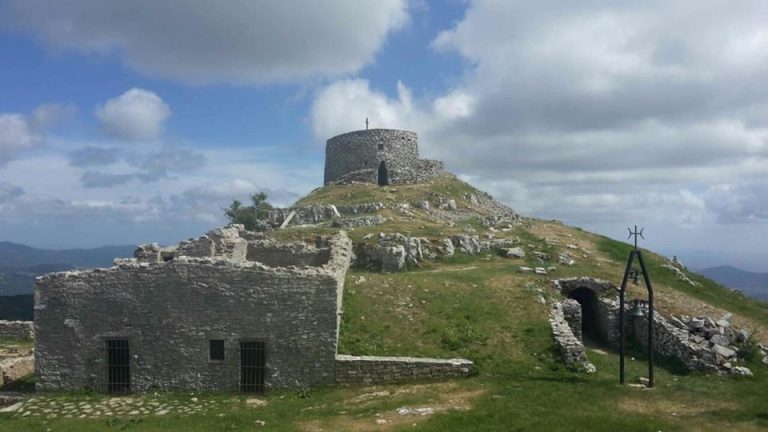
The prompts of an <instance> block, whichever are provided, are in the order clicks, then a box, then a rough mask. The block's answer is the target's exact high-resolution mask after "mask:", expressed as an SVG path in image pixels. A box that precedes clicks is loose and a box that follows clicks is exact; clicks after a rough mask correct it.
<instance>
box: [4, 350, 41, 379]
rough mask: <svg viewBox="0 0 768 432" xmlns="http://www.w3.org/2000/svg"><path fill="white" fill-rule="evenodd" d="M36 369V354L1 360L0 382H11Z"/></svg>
mask: <svg viewBox="0 0 768 432" xmlns="http://www.w3.org/2000/svg"><path fill="white" fill-rule="evenodd" d="M34 371H35V356H33V355H29V356H25V357H14V358H9V359H6V360H3V361H1V362H0V384H2V385H6V384H10V383H12V382H14V381H16V380H18V379H19V378H23V377H25V376H27V375H29V374H31V373H33V372H34Z"/></svg>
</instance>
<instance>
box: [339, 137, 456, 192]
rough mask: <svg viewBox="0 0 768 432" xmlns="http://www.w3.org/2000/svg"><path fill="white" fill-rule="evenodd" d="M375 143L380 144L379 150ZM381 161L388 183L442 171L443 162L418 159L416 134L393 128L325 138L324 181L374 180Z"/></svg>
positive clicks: (416, 180)
mask: <svg viewBox="0 0 768 432" xmlns="http://www.w3.org/2000/svg"><path fill="white" fill-rule="evenodd" d="M379 146H382V147H383V148H382V149H381V150H380V149H379V148H380V147H379ZM382 161H383V162H385V164H386V167H387V171H388V174H389V184H393V185H396V184H408V183H421V182H425V181H428V180H429V179H431V178H432V177H434V176H435V175H437V174H439V173H440V172H442V171H443V169H444V167H443V163H442V162H439V161H434V160H427V159H419V148H418V136H417V135H416V133H415V132H411V131H405V130H397V129H370V130H360V131H354V132H348V133H345V134H342V135H338V136H335V137H333V138H331V139H329V140H328V141H327V142H326V148H325V179H324V184H325V185H328V184H347V183H353V182H360V183H373V184H377V183H378V169H379V164H380V163H381V162H382Z"/></svg>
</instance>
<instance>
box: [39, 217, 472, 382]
mask: <svg viewBox="0 0 768 432" xmlns="http://www.w3.org/2000/svg"><path fill="white" fill-rule="evenodd" d="M246 238H248V239H249V240H246ZM185 254H189V255H192V254H194V255H195V256H189V255H185ZM135 256H136V258H132V259H119V260H116V266H114V267H112V268H109V269H96V270H91V271H78V272H63V273H54V274H49V275H46V276H44V277H42V278H40V279H38V283H37V287H36V291H35V314H36V315H35V330H36V332H37V340H36V356H35V359H36V360H35V361H36V373H37V379H36V382H37V386H38V389H40V390H72V389H80V388H91V389H96V390H105V389H106V388H107V377H108V374H107V370H106V369H107V364H106V363H107V358H106V355H105V350H106V348H105V347H106V341H107V340H109V339H127V340H128V342H129V346H130V354H131V360H130V361H131V369H130V378H131V389H132V390H135V391H149V390H153V389H185V390H226V391H233V390H237V389H238V388H239V384H240V363H239V362H240V352H239V350H240V342H241V341H250V340H257V341H263V342H265V346H266V370H267V372H266V377H265V380H266V381H265V387H266V388H297V387H309V386H318V385H329V384H334V383H342V384H349V383H353V382H356V381H355V379H356V378H355V377H356V376H365V377H367V378H366V379H364V380H363V379H361V380H359V382H361V383H362V382H386V381H399V380H405V379H417V378H434V377H452V376H459V375H467V374H469V373H471V372H472V368H471V362H468V361H466V360H452V361H449V362H441V361H434V360H431V359H410V360H409V361H407V362H403V360H402V359H400V358H390V359H388V358H356V359H355V360H354V361H351V360H350V359H349V358H347V357H346V356H338V357H337V353H336V347H337V340H338V330H339V316H340V313H341V298H342V290H343V283H344V277H345V274H346V271H347V269H348V267H349V263H350V258H351V242H350V240H349V239H348V238H347V237H346V235H344V234H343V233H342V234H339V235H337V236H334V237H332V238H330V239H325V240H321V241H319V242H318V244H317V245H315V246H309V245H305V244H302V243H294V244H276V243H274V242H270V241H267V240H264V239H259V238H258V236H255V235H253V233H248V232H245V231H243V230H242V226H238V225H233V226H230V227H227V228H224V229H218V230H214V231H212V232H210V233H208V234H207V235H204V236H202V237H200V238H198V239H196V240H190V241H187V242H182V243H181V244H180V245H179V246H177V247H171V248H160V247H159V246H157V245H144V246H141V247H139V249H137V251H136V253H135ZM291 258H293V259H291ZM209 340H224V343H225V355H224V360H223V361H210V360H209V354H210V353H209ZM467 364H469V365H470V366H467ZM350 371H351V372H350ZM354 371H358V372H359V373H354ZM340 374H341V375H340Z"/></svg>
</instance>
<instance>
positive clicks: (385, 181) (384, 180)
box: [379, 161, 389, 186]
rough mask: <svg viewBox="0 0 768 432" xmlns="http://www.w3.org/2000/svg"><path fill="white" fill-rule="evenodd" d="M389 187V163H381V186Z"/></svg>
mask: <svg viewBox="0 0 768 432" xmlns="http://www.w3.org/2000/svg"><path fill="white" fill-rule="evenodd" d="M387 185H389V171H387V163H386V162H384V161H381V163H380V164H379V186H387Z"/></svg>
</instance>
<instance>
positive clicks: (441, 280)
mask: <svg viewBox="0 0 768 432" xmlns="http://www.w3.org/2000/svg"><path fill="white" fill-rule="evenodd" d="M467 193H477V191H475V190H474V189H473V188H472V187H471V186H469V185H467V184H466V183H463V182H460V181H458V180H457V179H455V178H453V177H451V176H445V177H442V178H440V179H438V180H436V181H435V182H434V183H432V184H428V185H413V186H396V187H385V188H378V187H371V186H362V185H353V186H331V187H326V188H321V189H318V190H315V191H313V192H312V193H311V194H310V195H309V196H307V197H306V198H304V199H302V200H301V201H299V203H298V204H299V205H306V204H310V203H332V204H349V203H364V202H372V201H381V202H385V203H403V202H407V203H413V202H414V201H417V200H421V199H429V198H430V197H434V195H435V194H438V195H442V196H444V197H449V198H452V199H455V200H456V201H457V204H458V206H459V211H462V210H463V209H466V208H468V206H469V202H468V199H467V198H466V197H465V194H467ZM383 213H384V214H385V215H386V217H387V218H388V221H387V223H386V224H383V225H377V226H373V227H365V228H358V229H355V230H352V231H350V232H349V234H350V236H351V237H352V238H353V239H354V240H355V241H361V239H362V238H363V237H364V236H365V235H366V234H369V233H378V232H403V233H405V232H408V233H409V234H410V235H411V236H423V237H429V238H433V239H441V238H445V237H446V236H448V235H450V234H454V233H456V234H458V233H471V234H475V235H479V236H487V235H494V236H496V237H497V238H501V237H507V238H513V237H516V238H519V239H520V244H521V245H522V246H523V247H524V248H525V249H526V250H528V251H541V252H545V253H547V254H549V255H550V256H552V257H553V258H552V260H551V261H549V262H544V263H541V262H539V261H538V260H537V259H536V258H535V257H533V255H532V254H530V253H529V254H528V255H527V257H526V259H522V260H512V259H509V258H504V257H501V256H499V255H498V254H496V253H492V252H488V253H484V254H480V255H475V256H468V255H463V254H457V255H455V256H454V257H453V258H451V259H446V260H439V261H436V262H427V263H424V264H423V265H422V267H421V268H419V269H414V270H413V271H409V272H404V273H396V274H381V273H373V272H369V271H366V270H363V269H352V270H351V271H350V272H349V273H348V276H347V280H346V286H345V292H344V304H343V314H342V328H341V339H340V344H339V352H340V353H345V354H361V355H362V354H365V355H407V356H429V357H444V358H452V357H464V358H469V359H471V360H473V361H475V362H476V363H477V365H478V374H477V375H476V376H474V377H471V378H468V379H460V380H455V381H449V382H440V383H415V384H414V383H411V384H402V385H389V386H375V387H366V388H352V389H338V388H322V389H311V390H310V391H308V392H306V391H305V392H301V393H295V392H270V393H268V394H267V395H266V396H265V397H264V398H262V399H263V400H265V401H266V404H265V405H263V406H259V407H254V406H255V404H253V403H251V404H249V403H247V398H246V397H243V396H240V395H222V394H203V395H190V394H160V395H148V396H144V397H141V398H139V397H136V398H134V399H133V402H130V403H131V404H136V403H139V402H136V401H140V402H141V404H143V406H170V407H177V408H173V409H171V410H170V412H169V413H168V414H165V415H162V416H158V415H153V414H149V415H144V414H142V413H138V414H130V412H131V411H127V410H126V411H119V410H117V409H114V410H113V411H112V415H111V416H110V417H109V418H106V417H103V416H102V417H97V418H89V417H88V415H86V416H85V417H84V418H82V419H80V418H78V417H79V415H80V414H81V412H80V411H77V410H75V411H71V410H70V411H61V410H64V408H58V407H63V406H64V404H66V403H69V402H75V404H76V405H77V404H80V403H82V402H86V403H87V404H89V405H97V404H100V403H101V404H106V403H107V401H108V398H107V397H105V396H101V395H95V394H76V395H61V396H52V397H43V398H39V400H38V401H35V402H34V403H33V404H32V407H31V408H29V409H28V410H29V412H30V414H29V415H28V416H27V417H23V418H22V417H20V416H18V415H17V416H11V415H4V416H2V417H0V429H3V428H5V430H25V431H26V430H29V431H38V430H39V431H44V430H47V429H48V428H52V430H73V431H74V430H78V431H91V430H93V431H95V430H136V431H150V430H151V431H154V430H184V431H204V430H206V431H207V430H262V429H263V430H274V431H379V430H387V431H397V430H409V431H414V430H419V431H440V432H445V431H454V430H466V431H469V430H471V431H506V430H519V431H523V430H525V431H539V430H546V431H574V430H577V431H578V430H583V431H616V430H621V431H657V430H663V431H722V430H729V431H755V430H765V429H766V428H768V385H767V384H768V366H764V365H760V364H759V359H758V360H751V361H750V362H748V363H747V364H746V365H747V366H748V367H750V368H751V369H752V371H753V372H754V374H755V376H754V377H752V378H733V377H720V376H710V375H703V374H699V373H688V372H687V371H685V370H684V369H683V368H681V366H680V365H679V364H678V363H677V362H675V361H674V360H670V359H663V358H661V359H658V360H657V369H656V384H657V385H656V388H654V389H651V390H646V389H637V388H630V387H628V386H619V385H618V376H617V371H618V356H617V354H616V352H615V351H614V350H612V349H611V348H610V347H606V346H597V345H594V346H591V345H590V346H589V351H588V355H589V357H590V360H591V361H592V362H593V363H594V364H595V366H596V367H597V369H598V372H597V373H596V374H591V375H584V374H577V373H573V372H570V371H568V370H566V369H565V368H564V366H563V365H562V364H561V363H560V361H558V360H557V358H556V357H555V355H554V353H553V344H552V337H551V334H550V329H549V325H548V321H547V311H548V309H547V308H548V306H547V305H544V304H542V303H541V302H540V297H541V296H544V297H546V298H553V297H555V296H556V295H557V294H556V293H555V292H554V291H553V290H552V289H551V287H550V280H551V279H553V278H561V277H567V276H590V277H598V278H603V279H607V280H609V281H611V282H613V283H614V284H618V283H619V282H620V278H621V274H622V272H623V270H624V268H623V267H624V265H625V262H626V257H627V253H628V252H629V246H628V245H626V244H624V243H621V242H616V241H613V240H610V239H608V238H605V237H602V236H598V235H594V234H591V233H587V232H585V231H582V230H580V229H577V228H572V227H568V226H565V225H563V224H561V223H558V222H553V221H539V220H534V219H524V220H522V221H520V222H519V223H517V224H515V225H513V226H511V227H508V228H507V227H496V228H493V229H491V228H488V227H485V226H483V225H482V224H480V223H479V222H478V218H479V217H480V216H482V214H483V212H482V211H479V212H477V214H476V215H474V216H473V215H471V214H467V215H466V218H465V219H464V220H455V221H452V222H451V223H446V222H444V221H440V220H438V219H436V218H435V215H434V214H430V213H428V212H424V211H422V210H418V209H414V208H410V209H408V210H407V211H398V210H395V209H387V210H384V212H383ZM332 231H333V228H331V227H299V228H289V229H286V230H281V231H275V232H273V233H272V234H271V235H274V236H275V237H279V238H290V239H307V240H311V239H313V238H314V237H315V236H316V235H317V234H323V233H328V232H332ZM561 252H569V253H571V254H572V255H573V256H574V259H575V261H576V263H575V265H573V266H563V265H559V264H558V263H557V256H558V254H559V253H561ZM644 254H645V256H646V259H647V261H648V264H649V268H650V272H651V276H652V280H653V282H654V288H655V290H656V298H657V303H658V307H659V309H660V310H661V311H662V313H665V314H667V313H678V314H680V313H686V314H689V315H701V314H706V315H710V316H714V317H719V315H720V314H722V313H725V311H730V312H732V313H734V323H735V325H737V326H747V327H750V328H755V329H765V328H768V304H766V303H762V302H758V301H754V300H750V299H748V298H746V297H744V296H742V295H739V294H738V293H734V292H732V291H730V290H728V289H725V288H723V287H722V286H720V285H718V284H716V283H714V282H712V281H709V280H707V279H704V278H702V277H700V276H697V275H694V274H688V277H690V278H691V279H692V280H694V281H696V282H699V283H700V284H701V286H699V287H694V286H692V285H690V284H689V283H688V282H685V281H683V280H679V279H677V277H676V276H675V273H674V272H673V271H672V270H670V269H667V268H664V267H662V265H663V264H664V262H665V261H664V259H663V258H662V257H660V256H658V255H655V254H653V253H651V252H650V251H645V252H644ZM521 265H528V266H534V265H535V266H556V267H557V270H556V271H555V272H554V273H552V274H548V275H536V274H532V273H521V272H519V271H518V267H519V266H521ZM633 296H638V297H642V296H644V290H643V289H641V287H637V286H634V285H631V286H630V294H629V297H630V298H631V297H633ZM766 333H768V332H764V331H763V332H761V333H759V335H758V336H759V337H761V338H765V337H766ZM763 340H765V339H763ZM630 356H631V358H630V357H628V364H627V378H628V381H629V382H636V381H637V379H638V378H639V377H641V376H645V375H646V373H647V371H646V363H645V357H644V354H643V352H642V349H640V347H637V346H635V347H632V351H631V353H630ZM193 399H194V400H193ZM252 402H253V401H252ZM151 404H158V405H151ZM38 406H39V407H40V408H39V409H38V408H36V407H38ZM51 406H53V407H54V408H48V409H52V410H54V411H55V412H57V413H59V414H57V417H56V418H49V417H50V414H51V412H54V411H49V412H48V413H46V412H44V409H46V408H45V407H51ZM183 407H186V408H188V409H187V410H186V411H185V410H184V408H183ZM401 408H407V409H401ZM421 408H429V409H430V410H431V412H432V413H429V412H427V414H426V415H419V414H418V412H419V411H415V412H416V414H414V411H413V410H414V409H421ZM398 409H401V410H399V411H398ZM56 410H59V411H56ZM64 412H69V413H70V415H73V418H64V419H62V418H61V417H62V413H64ZM421 412H426V411H421ZM36 413H37V414H39V415H37V416H36V415H35V414H36ZM63 415H66V414H63ZM261 422H264V424H263V425H262V423H261Z"/></svg>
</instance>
